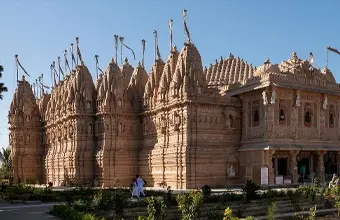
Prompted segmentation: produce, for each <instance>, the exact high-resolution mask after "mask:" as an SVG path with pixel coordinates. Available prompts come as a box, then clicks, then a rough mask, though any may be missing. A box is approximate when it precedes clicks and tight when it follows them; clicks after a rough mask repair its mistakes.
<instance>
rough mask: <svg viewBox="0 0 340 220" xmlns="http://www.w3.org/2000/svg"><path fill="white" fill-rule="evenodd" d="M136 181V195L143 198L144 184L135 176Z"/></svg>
mask: <svg viewBox="0 0 340 220" xmlns="http://www.w3.org/2000/svg"><path fill="white" fill-rule="evenodd" d="M136 179H137V187H138V194H139V196H142V197H145V193H144V185H145V183H144V181H143V179H142V178H141V177H140V176H139V175H136Z"/></svg>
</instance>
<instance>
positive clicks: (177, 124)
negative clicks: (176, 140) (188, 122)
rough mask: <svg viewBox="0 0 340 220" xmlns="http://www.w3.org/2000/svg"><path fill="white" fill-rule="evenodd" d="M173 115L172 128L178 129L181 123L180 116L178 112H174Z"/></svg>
mask: <svg viewBox="0 0 340 220" xmlns="http://www.w3.org/2000/svg"><path fill="white" fill-rule="evenodd" d="M174 116H175V122H174V130H175V131H178V130H179V128H180V125H181V116H180V115H179V114H178V112H175V113H174Z"/></svg>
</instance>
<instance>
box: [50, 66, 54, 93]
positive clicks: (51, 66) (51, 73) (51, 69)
mask: <svg viewBox="0 0 340 220" xmlns="http://www.w3.org/2000/svg"><path fill="white" fill-rule="evenodd" d="M50 69H51V81H52V83H51V84H52V89H53V87H54V84H53V70H52V64H51V66H50Z"/></svg>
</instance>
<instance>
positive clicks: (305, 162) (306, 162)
mask: <svg viewBox="0 0 340 220" xmlns="http://www.w3.org/2000/svg"><path fill="white" fill-rule="evenodd" d="M297 165H298V173H299V175H300V177H301V178H302V173H301V169H302V167H304V169H305V175H304V176H303V180H304V179H306V178H308V176H309V174H310V169H309V158H301V160H300V161H298V163H297Z"/></svg>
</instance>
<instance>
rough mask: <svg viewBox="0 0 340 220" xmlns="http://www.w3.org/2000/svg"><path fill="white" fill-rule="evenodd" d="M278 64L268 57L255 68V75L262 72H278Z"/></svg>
mask: <svg viewBox="0 0 340 220" xmlns="http://www.w3.org/2000/svg"><path fill="white" fill-rule="evenodd" d="M280 72H281V71H280V69H279V66H278V65H277V64H272V63H271V62H270V60H269V58H267V59H266V61H265V62H264V63H263V64H262V65H261V66H259V68H257V70H256V72H255V75H261V74H263V73H280Z"/></svg>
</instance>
